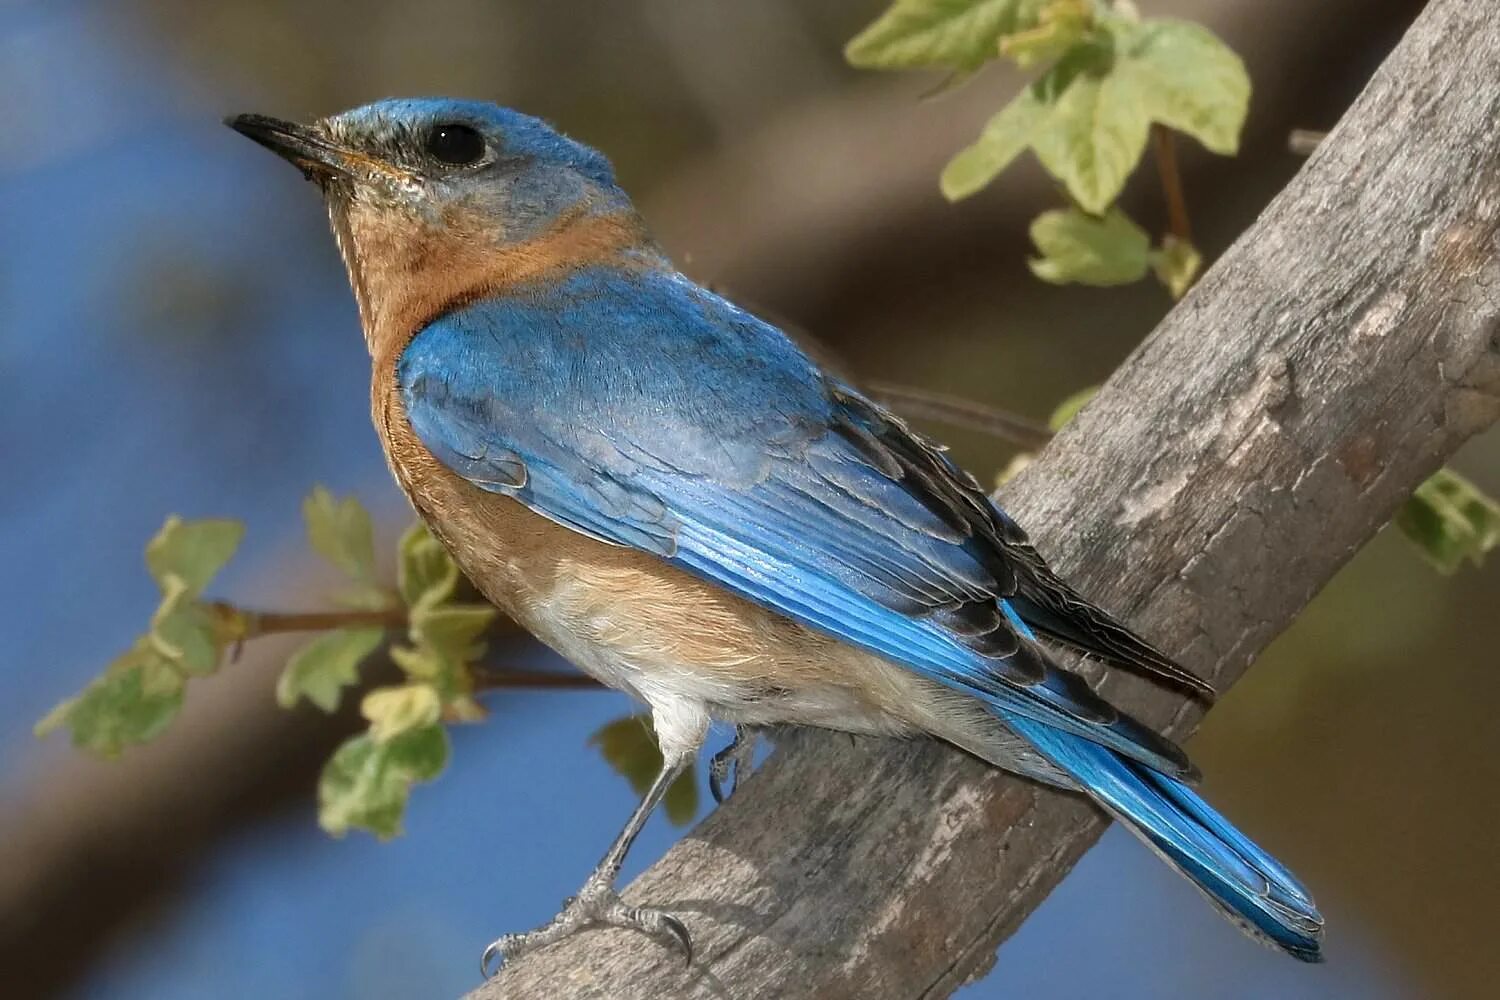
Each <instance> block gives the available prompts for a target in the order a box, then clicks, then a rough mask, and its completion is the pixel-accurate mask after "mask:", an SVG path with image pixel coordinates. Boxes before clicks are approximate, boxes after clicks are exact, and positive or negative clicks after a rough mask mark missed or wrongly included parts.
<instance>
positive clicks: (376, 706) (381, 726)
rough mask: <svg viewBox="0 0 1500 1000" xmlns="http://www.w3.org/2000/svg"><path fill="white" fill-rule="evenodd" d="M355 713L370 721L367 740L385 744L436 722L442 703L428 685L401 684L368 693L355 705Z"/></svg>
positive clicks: (435, 690)
mask: <svg viewBox="0 0 1500 1000" xmlns="http://www.w3.org/2000/svg"><path fill="white" fill-rule="evenodd" d="M359 711H360V714H361V715H363V716H364V717H365V718H366V719H369V720H370V737H371V738H372V739H373V740H374V741H375V742H376V743H389V742H391V741H392V740H394V739H396V738H397V737H399V736H402V735H404V734H406V733H409V732H411V731H412V730H415V729H424V728H426V727H428V726H431V725H432V724H433V723H435V722H437V721H438V718H439V717H440V716H441V715H442V714H443V703H442V700H441V699H440V698H439V697H438V693H437V689H436V688H434V687H433V686H432V685H431V684H421V683H418V684H402V685H399V686H396V687H383V688H377V689H376V690H374V691H371V692H370V693H369V694H367V695H365V697H364V700H363V701H361V702H360V703H359Z"/></svg>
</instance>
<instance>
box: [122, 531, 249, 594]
mask: <svg viewBox="0 0 1500 1000" xmlns="http://www.w3.org/2000/svg"><path fill="white" fill-rule="evenodd" d="M244 535H245V526H244V525H243V524H241V523H240V522H239V521H230V520H224V519H218V518H206V519H203V520H197V521H186V520H183V519H182V518H180V517H178V516H177V515H176V514H173V515H172V516H171V517H169V518H167V521H166V523H165V524H163V525H162V526H161V530H160V531H158V532H157V533H156V537H154V538H152V539H151V541H149V542H147V543H146V569H147V570H148V571H149V572H150V573H151V576H152V578H153V579H155V580H156V584H157V586H159V587H160V588H161V590H162V593H164V594H165V593H167V592H168V590H169V589H170V588H171V587H172V582H171V581H173V580H174V579H175V580H178V581H180V589H181V590H184V591H186V592H187V593H188V594H189V595H191V596H193V597H197V596H198V595H199V594H201V593H203V590H204V588H205V587H207V586H208V584H209V582H210V581H211V580H213V578H214V576H215V575H216V574H217V573H218V572H219V570H221V569H223V568H224V564H225V563H227V562H229V560H230V558H231V557H232V556H233V555H234V551H235V549H237V548H239V544H240V539H241V538H243V537H244Z"/></svg>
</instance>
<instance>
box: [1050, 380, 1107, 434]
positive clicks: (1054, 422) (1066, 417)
mask: <svg viewBox="0 0 1500 1000" xmlns="http://www.w3.org/2000/svg"><path fill="white" fill-rule="evenodd" d="M1098 393H1099V387H1098V386H1097V385H1091V386H1089V387H1088V388H1087V389H1079V390H1078V391H1077V392H1075V393H1073V395H1071V396H1069V397H1068V398H1067V399H1065V400H1063V401H1062V402H1061V403H1058V404H1057V409H1055V410H1053V411H1052V416H1050V417H1048V418H1047V426H1048V427H1051V428H1052V429H1053V431H1060V430H1062V429H1063V428H1064V427H1066V426H1067V425H1068V421H1070V420H1072V419H1073V418H1074V417H1076V416H1077V415H1078V411H1079V410H1081V409H1083V408H1084V406H1085V405H1086V404H1087V403H1088V401H1089V400H1091V399H1093V398H1094V397H1095V396H1096V395H1098Z"/></svg>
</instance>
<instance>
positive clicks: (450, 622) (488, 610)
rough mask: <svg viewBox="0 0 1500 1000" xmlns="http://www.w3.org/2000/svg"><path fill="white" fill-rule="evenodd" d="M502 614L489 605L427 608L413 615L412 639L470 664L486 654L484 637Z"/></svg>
mask: <svg viewBox="0 0 1500 1000" xmlns="http://www.w3.org/2000/svg"><path fill="white" fill-rule="evenodd" d="M498 613H499V612H497V611H496V610H495V609H494V608H493V607H491V606H490V605H488V604H444V605H439V606H438V607H435V608H426V607H424V608H422V609H421V610H420V611H418V612H415V613H414V614H413V615H412V620H411V626H412V627H411V634H412V638H413V639H414V640H415V641H416V642H417V643H419V644H423V645H428V646H431V647H432V648H433V649H435V650H437V651H438V652H439V653H441V654H442V655H444V656H447V657H451V658H452V659H454V660H457V661H459V662H460V663H467V662H468V661H470V660H473V659H475V658H477V657H479V656H481V655H482V654H483V653H484V643H483V642H481V641H480V639H481V637H482V636H483V635H484V632H485V630H486V629H488V628H489V627H490V624H491V623H492V622H494V620H495V616H496V615H497V614H498Z"/></svg>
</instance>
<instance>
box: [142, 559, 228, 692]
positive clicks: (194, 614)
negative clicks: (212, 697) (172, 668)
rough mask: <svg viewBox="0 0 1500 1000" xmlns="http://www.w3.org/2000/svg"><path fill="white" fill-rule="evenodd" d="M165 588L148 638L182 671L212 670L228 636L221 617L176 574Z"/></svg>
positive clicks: (208, 671)
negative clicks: (195, 595)
mask: <svg viewBox="0 0 1500 1000" xmlns="http://www.w3.org/2000/svg"><path fill="white" fill-rule="evenodd" d="M164 589H165V594H164V595H163V596H162V602H161V604H160V606H158V607H157V609H156V612H155V613H154V614H152V616H151V629H150V631H149V632H147V633H146V641H147V642H148V643H150V644H151V646H152V648H153V649H155V651H156V652H157V653H159V654H160V655H161V656H162V657H164V658H165V659H167V660H169V661H171V662H172V663H173V664H175V665H176V666H177V669H179V670H181V671H182V672H183V673H188V674H198V675H200V676H201V675H204V674H211V673H213V672H214V671H215V670H216V669H218V666H219V661H220V659H222V657H223V655H224V644H225V642H226V640H227V639H228V635H227V633H226V631H225V629H224V627H223V625H222V623H221V622H220V620H219V618H218V616H216V615H215V614H214V612H213V609H212V608H210V607H209V606H208V605H206V604H204V603H203V602H202V601H199V600H197V599H196V598H195V597H194V595H193V593H192V592H191V591H189V590H188V589H187V585H186V584H184V583H183V582H182V580H181V579H180V578H178V577H177V576H170V577H168V579H167V584H166V587H165V588H164Z"/></svg>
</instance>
